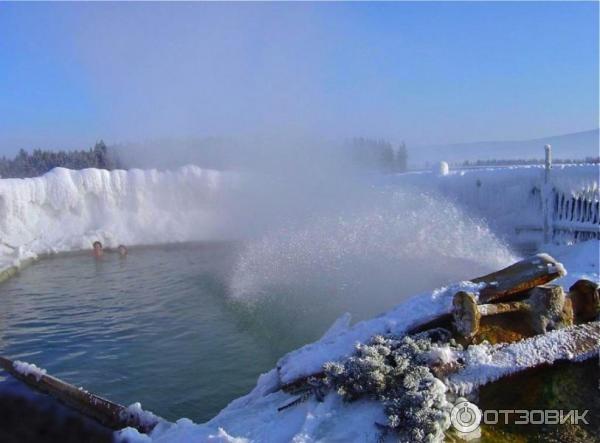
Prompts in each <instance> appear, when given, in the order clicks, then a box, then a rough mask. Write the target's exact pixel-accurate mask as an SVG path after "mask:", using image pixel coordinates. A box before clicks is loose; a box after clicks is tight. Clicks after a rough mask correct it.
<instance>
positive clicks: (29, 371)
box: [13, 360, 46, 381]
mask: <svg viewBox="0 0 600 443" xmlns="http://www.w3.org/2000/svg"><path fill="white" fill-rule="evenodd" d="M13 368H14V369H15V371H17V372H18V373H19V374H22V375H33V376H34V377H35V379H36V380H37V381H40V379H41V378H42V376H43V375H46V370H45V369H42V368H38V367H37V366H36V365H34V364H33V363H27V362H24V361H21V360H15V361H14V362H13Z"/></svg>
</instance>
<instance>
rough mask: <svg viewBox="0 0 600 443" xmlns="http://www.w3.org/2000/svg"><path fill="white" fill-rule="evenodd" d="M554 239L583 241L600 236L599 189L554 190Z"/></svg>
mask: <svg viewBox="0 0 600 443" xmlns="http://www.w3.org/2000/svg"><path fill="white" fill-rule="evenodd" d="M552 202H553V207H552V209H553V214H552V222H553V223H552V225H553V232H552V239H553V240H554V241H559V242H563V241H565V240H567V241H568V240H572V241H581V240H588V239H592V238H600V199H599V198H598V189H597V188H596V189H592V190H587V189H586V190H580V191H571V192H568V193H567V192H564V191H562V190H557V189H554V190H553V198H552Z"/></svg>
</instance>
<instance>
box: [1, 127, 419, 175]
mask: <svg viewBox="0 0 600 443" xmlns="http://www.w3.org/2000/svg"><path fill="white" fill-rule="evenodd" d="M345 148H346V149H347V150H348V155H349V156H351V157H352V159H353V160H354V162H355V163H356V164H357V166H358V167H360V168H361V169H366V170H370V171H379V172H384V173H395V172H404V171H406V169H407V158H408V154H407V149H406V145H405V144H404V143H401V144H399V145H397V146H393V145H392V144H391V143H390V142H388V141H385V140H375V139H369V138H364V137H361V138H354V139H351V140H349V141H348V142H347V143H346V146H345ZM198 151H199V152H200V154H199V157H198V158H195V159H194V158H192V159H190V158H187V157H186V160H185V161H187V162H194V163H195V164H199V165H200V166H203V164H202V152H203V150H201V149H198ZM119 152H120V151H119V148H118V147H110V148H109V147H107V146H106V144H105V143H104V142H103V141H99V142H98V143H96V145H95V146H94V147H93V148H91V149H88V150H79V151H48V150H41V149H35V150H34V151H33V152H31V153H29V152H28V151H26V150H24V149H21V150H20V151H19V153H18V154H17V155H16V156H15V157H14V158H7V157H4V156H3V157H0V178H26V177H38V176H40V175H43V174H45V173H46V172H48V171H50V170H51V169H53V168H56V167H63V168H69V169H85V168H99V169H109V170H112V169H128V168H129V167H144V165H143V164H142V165H140V164H138V162H136V161H135V159H130V161H129V162H123V160H122V158H121V156H120V155H119ZM125 163H126V164H125ZM151 166H152V167H157V165H151Z"/></svg>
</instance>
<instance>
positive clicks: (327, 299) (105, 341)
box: [0, 243, 478, 422]
mask: <svg viewBox="0 0 600 443" xmlns="http://www.w3.org/2000/svg"><path fill="white" fill-rule="evenodd" d="M242 247H243V246H242V245H240V244H236V243H208V244H186V245H171V246H164V247H140V248H131V249H130V252H129V255H128V256H127V257H126V258H120V257H119V256H118V255H117V254H115V253H107V254H106V255H105V257H104V258H103V259H101V260H95V259H94V258H93V257H91V255H90V253H89V252H86V253H73V254H64V255H58V256H54V257H51V258H46V259H43V260H40V261H38V262H36V263H34V264H32V265H31V266H28V267H26V268H24V269H23V270H21V272H20V273H19V274H18V275H17V276H15V277H13V278H11V279H9V280H8V281H6V282H4V283H2V284H0V304H1V306H2V309H0V355H4V356H7V357H9V358H12V359H19V360H24V361H28V362H31V363H35V364H36V365H38V366H41V367H43V368H45V369H47V371H48V373H49V374H52V375H55V376H57V377H59V378H62V379H64V380H65V381H67V382H69V383H72V384H74V385H76V386H82V387H84V388H86V389H87V390H89V391H91V392H94V393H96V394H98V395H101V396H103V397H106V398H108V399H111V400H113V401H117V402H119V403H122V404H126V405H128V404H131V403H133V402H135V401H139V402H141V403H142V405H143V407H144V408H145V409H148V410H151V411H153V412H155V413H156V414H158V415H161V416H163V417H165V418H166V419H169V420H175V419H178V418H180V417H188V418H190V419H192V420H194V421H197V422H202V421H205V420H208V419H210V418H211V417H213V416H214V415H215V414H216V413H217V412H219V410H221V409H222V408H223V407H225V406H226V405H227V404H228V403H229V402H230V401H231V400H233V399H235V398H237V397H239V396H241V395H244V394H246V393H247V392H249V391H250V390H251V389H252V388H253V387H254V385H255V383H256V379H257V377H258V376H259V375H260V374H261V373H263V372H266V371H268V370H269V369H271V368H272V367H274V365H275V363H276V361H277V360H278V359H279V358H280V357H281V356H282V355H284V354H285V353H286V352H288V351H290V350H292V349H295V348H297V347H299V346H301V345H303V344H305V343H308V342H311V341H314V340H315V339H317V338H319V337H320V336H321V335H322V334H323V333H324V332H325V331H326V330H327V328H328V326H329V325H330V324H331V323H332V322H333V321H334V320H335V319H336V318H337V317H339V316H340V315H341V314H343V313H344V312H346V311H350V312H352V314H353V318H354V319H355V320H356V319H361V318H366V317H371V316H373V315H374V314H376V313H378V312H381V311H383V310H384V309H387V308H389V307H390V306H393V305H395V304H396V303H398V302H399V301H400V298H399V296H400V295H402V294H412V293H415V292H416V291H418V290H425V289H428V288H431V287H432V286H431V285H432V284H434V283H435V284H437V285H439V284H442V283H446V282H449V281H452V280H456V279H458V278H466V277H467V276H472V275H473V273H476V272H478V269H477V266H476V265H473V264H469V265H468V266H464V265H462V264H460V265H459V264H457V263H449V264H446V266H445V267H443V271H444V272H443V273H441V274H440V273H438V274H437V275H436V276H435V279H436V280H435V282H432V281H431V279H429V280H428V281H427V282H420V283H418V284H417V285H416V286H415V285H413V286H411V285H410V284H403V285H401V287H398V288H397V289H394V288H392V289H394V291H396V292H395V293H397V294H398V297H393V298H389V297H388V298H386V297H380V298H377V297H371V298H370V299H368V300H367V301H366V302H365V297H362V298H361V297H354V298H353V297H346V298H343V297H342V298H340V297H339V294H340V293H343V291H342V290H341V289H340V288H343V287H344V285H343V284H340V282H339V280H336V279H333V280H327V279H325V280H323V279H319V278H315V279H314V281H313V279H309V278H306V277H307V276H306V274H305V275H301V276H300V277H298V278H296V280H295V283H294V285H293V286H291V287H285V285H283V286H282V285H281V284H276V283H277V282H275V283H274V284H272V285H270V286H269V285H266V286H265V287H264V288H263V292H266V294H265V293H263V294H262V295H261V297H260V298H258V299H253V300H252V301H248V300H245V299H244V298H240V297H234V296H232V294H231V293H230V292H231V284H230V283H231V280H232V274H233V273H234V270H235V269H236V266H237V262H238V259H239V254H240V250H241V248H242ZM360 266H361V267H364V266H363V264H360ZM267 267H269V266H267ZM275 271H278V270H277V269H275ZM375 271H376V270H375V269H373V270H368V271H367V272H368V273H370V274H371V275H376V272H375ZM299 272H300V271H299ZM311 272H312V271H311ZM349 273H350V275H354V274H353V273H352V271H350V272H349ZM276 274H279V272H276ZM466 274H469V275H466ZM338 277H339V276H338ZM290 278H291V277H290ZM375 278H377V277H375ZM377 279H378V281H382V280H384V279H382V278H377ZM242 280H243V279H242ZM284 280H285V279H284ZM315 281H316V282H317V283H315ZM299 282H300V283H299ZM364 283H365V285H371V286H372V283H369V282H368V281H366V282H364ZM395 284H396V285H397V282H396V283H395ZM419 285H420V286H419ZM433 287H435V286H433ZM359 289H360V288H358V287H357V286H354V287H351V288H350V290H348V291H347V292H346V295H347V294H349V293H352V294H355V293H360V290H359ZM363 289H364V288H363ZM386 291H387V292H390V288H385V285H383V289H381V288H380V292H381V293H384V292H386ZM334 294H337V296H336V295H334ZM361 300H362V301H361ZM2 377H3V376H2V375H0V382H3V383H7V381H6V380H5V379H3V378H2Z"/></svg>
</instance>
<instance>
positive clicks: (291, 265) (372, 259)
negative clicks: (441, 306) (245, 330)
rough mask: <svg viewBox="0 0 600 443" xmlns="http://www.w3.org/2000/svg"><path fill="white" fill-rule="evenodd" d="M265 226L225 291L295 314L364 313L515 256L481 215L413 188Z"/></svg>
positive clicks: (375, 194)
mask: <svg viewBox="0 0 600 443" xmlns="http://www.w3.org/2000/svg"><path fill="white" fill-rule="evenodd" d="M367 200H368V203H365V201H366V200H365V201H363V203H362V204H360V205H355V206H354V208H352V209H346V210H344V211H342V212H338V213H334V214H330V215H320V216H318V217H315V218H313V219H311V220H305V221H304V222H303V223H302V224H301V225H297V224H293V223H291V224H289V225H288V226H286V227H283V228H280V229H278V230H276V231H272V232H270V233H267V234H266V235H264V236H263V237H262V238H260V239H257V240H255V241H251V242H248V243H247V244H246V247H245V248H244V249H243V250H242V251H241V253H240V255H239V258H238V261H237V265H236V268H235V271H234V273H233V276H232V279H231V282H230V288H229V292H230V294H231V296H232V297H233V298H234V299H236V300H239V301H242V302H243V303H245V304H257V305H265V304H277V305H279V307H281V306H282V305H291V306H294V310H295V312H296V314H297V315H301V314H302V312H304V313H305V314H308V315H317V313H319V314H318V315H321V314H322V313H323V311H330V313H331V314H332V315H333V314H334V313H336V315H339V314H340V313H341V312H344V311H349V312H351V313H352V314H353V315H354V317H355V318H356V317H359V318H364V317H367V316H371V315H373V314H375V313H377V312H380V311H382V310H384V309H387V308H389V307H391V306H393V305H395V304H397V303H399V302H401V301H402V299H403V298H405V297H407V296H409V295H411V294H414V293H417V292H421V291H424V290H427V289H432V288H435V287H438V286H440V285H443V284H446V283H449V282H451V281H455V280H465V279H468V278H472V277H475V276H477V275H478V274H481V273H484V272H488V271H490V270H493V269H497V268H498V267H500V266H505V265H507V264H509V263H510V262H512V261H514V260H515V259H516V257H515V256H514V255H513V253H512V252H511V251H510V250H509V248H508V247H507V246H506V245H505V244H503V243H502V242H501V241H500V240H499V239H498V238H496V237H495V236H494V235H493V233H492V232H490V230H489V229H488V228H487V227H486V226H485V224H483V223H482V222H481V221H477V220H474V219H472V218H470V217H468V216H467V215H466V214H465V213H463V212H462V211H461V210H460V209H459V208H457V207H456V206H454V205H453V204H451V203H450V202H448V201H447V200H444V199H442V198H440V197H437V196H435V195H432V194H427V193H423V192H420V191H418V190H415V189H411V190H401V191H399V190H395V191H385V192H383V191H379V192H373V193H372V195H371V198H370V199H367Z"/></svg>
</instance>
